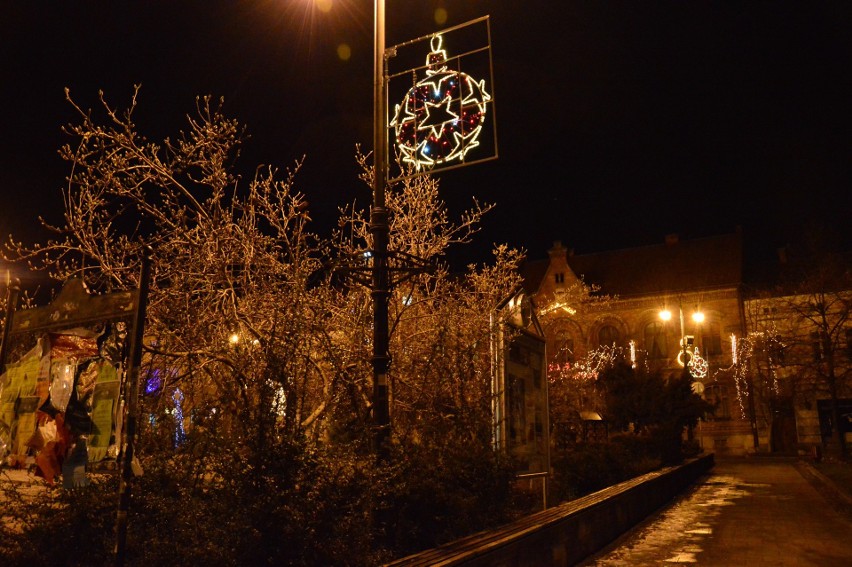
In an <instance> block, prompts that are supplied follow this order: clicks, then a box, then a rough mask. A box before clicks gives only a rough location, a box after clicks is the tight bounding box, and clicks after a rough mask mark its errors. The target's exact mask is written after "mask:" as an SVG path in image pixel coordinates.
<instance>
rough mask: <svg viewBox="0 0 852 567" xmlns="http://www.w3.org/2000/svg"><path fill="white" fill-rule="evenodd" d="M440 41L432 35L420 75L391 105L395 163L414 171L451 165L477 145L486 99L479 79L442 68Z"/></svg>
mask: <svg viewBox="0 0 852 567" xmlns="http://www.w3.org/2000/svg"><path fill="white" fill-rule="evenodd" d="M442 43H443V37H442V36H441V34H436V35H435V36H433V37H432V40H431V48H432V51H431V53H429V55H428V56H427V58H426V77H425V78H423V79H422V80H420V81H418V82H417V83H415V84H414V86H413V87H411V89H409V90H408V92H407V93H406V95H405V98H404V99H403V101H402V104H397V105H396V108H395V116H394V118H393V120H392V121H391V123H390V125H391V127H393V128H394V134H395V136H396V148H397V151H398V152H399V157H400V160H401V161H402V162H403V163H404V164H407V165H409V166H412V167H413V168H414V169H415V170H417V171H421V170H423V169H428V168H431V167H433V166H435V165H440V164H445V163H449V162H453V161H461V162H463V161H464V159H465V155H466V154H467V153H468V152H469V151H470V150H472V149H473V148H475V147H477V146H478V145H479V141H478V138H479V134H480V132H481V131H482V126H483V123H484V121H485V113H486V109H487V103H488V102H489V101H490V100H491V95H489V94H488V92H486V90H485V80H484V79H482V80H480V81H476V80H474V79H473V78H471V77H470V76H469V75H467V74H466V73H463V72H461V71H452V70H449V69H448V68H447V64H446V60H447V54H446V52H445V51H444V50H443V49H441V45H442Z"/></svg>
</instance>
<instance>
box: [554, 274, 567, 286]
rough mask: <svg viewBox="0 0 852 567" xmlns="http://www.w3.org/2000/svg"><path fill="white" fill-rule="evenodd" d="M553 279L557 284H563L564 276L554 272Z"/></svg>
mask: <svg viewBox="0 0 852 567" xmlns="http://www.w3.org/2000/svg"><path fill="white" fill-rule="evenodd" d="M554 278H555V279H556V283H558V284H561V283H565V274H564V273H563V272H556V273H555V274H554Z"/></svg>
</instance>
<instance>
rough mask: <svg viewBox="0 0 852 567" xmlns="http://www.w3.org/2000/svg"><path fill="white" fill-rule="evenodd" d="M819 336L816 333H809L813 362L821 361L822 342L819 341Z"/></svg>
mask: <svg viewBox="0 0 852 567" xmlns="http://www.w3.org/2000/svg"><path fill="white" fill-rule="evenodd" d="M819 338H820V334H819V332H817V331H814V332H813V333H811V352H812V353H813V357H814V362H819V361H820V360H822V356H823V352H822V342H821V341H820V340H819Z"/></svg>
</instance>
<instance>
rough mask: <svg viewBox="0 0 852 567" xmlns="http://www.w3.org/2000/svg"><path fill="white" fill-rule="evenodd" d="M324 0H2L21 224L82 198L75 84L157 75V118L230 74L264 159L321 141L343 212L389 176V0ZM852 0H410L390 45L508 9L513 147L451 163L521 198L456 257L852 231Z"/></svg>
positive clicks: (172, 113) (765, 240)
mask: <svg viewBox="0 0 852 567" xmlns="http://www.w3.org/2000/svg"><path fill="white" fill-rule="evenodd" d="M324 1H325V2H326V3H327V2H328V0H324ZM322 3H323V2H319V3H317V4H314V5H312V4H311V3H310V2H309V1H308V0H274V1H272V0H254V1H240V2H236V1H234V2H223V1H215V0H204V1H187V0H168V1H153V0H145V1H142V0H139V1H135V2H129V1H121V2H119V1H115V0H111V1H104V2H91V1H82V0H81V1H75V2H30V1H24V0H15V1H7V0H3V1H0V77H2V79H0V81H2V82H0V188H2V196H3V199H2V203H0V235H6V234H8V233H9V232H12V233H14V234H15V235H19V236H21V237H24V238H25V239H29V240H32V239H34V238H43V237H44V236H43V233H40V232H38V231H37V230H36V217H37V216H38V215H39V214H41V215H44V216H46V217H47V218H48V219H53V220H57V218H58V217H57V215H58V213H59V210H60V206H61V187H62V185H63V179H64V176H65V175H66V174H67V172H68V166H67V164H65V163H63V162H62V161H61V160H60V159H59V157H58V156H57V153H56V150H57V149H58V148H59V146H60V145H61V144H62V143H63V142H64V141H66V138H65V136H64V135H63V134H62V133H61V131H60V127H61V126H62V125H63V124H64V123H67V122H68V121H69V120H73V119H74V113H73V111H72V109H71V107H70V106H69V105H68V104H67V103H66V102H65V100H64V93H63V89H64V88H65V87H66V86H67V87H69V88H70V89H71V94H72V96H73V97H74V98H75V99H76V100H77V101H78V103H79V104H81V105H82V106H84V107H91V106H94V105H95V104H96V100H97V92H98V90H99V89H103V90H104V91H105V94H106V97H107V99H108V100H109V101H110V102H111V103H113V104H115V105H119V106H126V104H127V103H128V102H129V100H130V95H131V93H132V89H133V85H134V84H136V83H139V84H141V85H142V90H141V95H140V97H139V107H138V109H137V114H136V122H137V124H138V125H139V127H140V130H141V131H142V132H143V133H145V134H147V135H149V136H150V137H152V138H158V137H163V136H167V135H174V134H175V133H176V132H177V131H178V130H179V129H181V128H183V127H184V124H185V122H184V115H185V114H187V113H191V112H192V111H193V108H194V100H195V97H196V95H205V94H211V95H213V96H215V97H220V96H221V97H224V99H225V107H224V108H225V112H226V114H228V115H229V116H232V117H235V118H237V119H239V120H240V121H241V122H242V123H244V124H246V125H247V127H248V132H249V134H250V136H251V138H250V140H248V142H247V144H246V147H245V149H244V151H243V157H242V159H241V161H240V164H241V165H240V168H239V169H240V171H242V172H243V173H244V175H245V176H246V177H250V176H251V174H252V173H253V171H254V169H255V167H256V166H257V165H258V164H261V163H263V164H272V165H275V166H279V167H281V168H285V167H288V166H290V165H292V164H293V162H294V161H295V160H297V159H299V158H300V157H301V156H302V155H306V156H307V157H306V160H305V165H304V168H303V170H302V174H301V175H300V177H299V178H298V180H297V186H298V188H299V189H300V190H301V191H302V192H304V193H305V194H306V196H307V198H308V200H309V201H310V203H311V209H310V212H311V216H312V217H313V219H314V220H315V221H316V226H315V230H316V231H317V232H320V233H326V234H327V233H328V229H329V227H330V226H331V225H332V223H333V221H334V219H335V218H336V209H337V207H338V206H340V205H345V204H346V203H349V202H351V201H352V200H355V199H357V200H358V201H359V202H362V203H367V202H369V198H370V194H369V190H368V188H367V187H366V186H364V185H363V184H362V183H361V182H360V181H358V180H357V178H356V174H357V167H356V164H355V161H354V157H353V156H354V148H355V145H356V143H361V144H362V145H363V146H364V147H365V148H370V146H371V145H372V123H371V113H372V87H371V81H372V29H373V28H372V2H369V1H366V0H333V2H332V4H333V6H332V8H331V10H330V11H329V12H327V13H324V12H322V11H320V10H319V9H318V8H317V5H318V4H322ZM850 5H852V4H850V3H849V2H836V3H822V2H797V3H785V2H756V1H749V2H698V1H676V2H651V1H624V2H606V1H586V2H575V1H570V0H560V1H554V0H550V1H538V0H535V1H523V2H520V1H517V0H516V1H508V0H502V1H497V0H464V1H462V0H442V1H438V0H387V29H388V31H387V43H388V45H391V44H395V43H399V42H403V41H406V40H408V39H412V38H415V37H418V36H422V35H425V34H428V33H431V32H434V31H438V30H440V29H442V28H444V27H448V26H451V25H456V24H459V23H462V22H464V21H467V20H470V19H472V18H476V17H479V16H484V15H490V16H491V28H492V30H491V31H492V43H493V54H494V84H493V85H491V86H490V88H491V90H492V91H493V94H494V95H495V103H494V104H495V108H496V113H495V114H496V117H497V131H498V137H499V159H498V160H496V161H492V162H488V163H484V164H479V165H474V166H471V167H468V168H465V169H460V170H456V171H450V172H446V173H444V174H442V175H441V186H442V195H443V197H444V198H445V200H446V201H447V203H448V204H449V206H450V209H451V211H452V212H453V213H455V214H458V213H460V212H461V211H462V210H463V209H464V208H465V207H466V206H468V205H469V204H470V202H471V199H472V198H473V197H476V198H477V199H479V200H481V201H484V202H493V203H496V205H497V208H496V210H495V211H494V212H492V213H491V214H490V215H489V216H488V217H486V219H485V223H484V226H483V230H482V232H481V233H480V234H479V235H478V236H477V238H476V242H475V243H474V244H473V245H470V246H468V247H467V248H465V249H462V250H457V251H456V252H455V253H454V254H453V255H452V256H451V258H450V260H451V261H453V262H454V263H459V264H460V263H463V262H467V261H483V260H486V259H487V258H488V254H487V252H488V250H489V249H490V247H491V244H492V243H493V242H507V243H509V244H511V245H513V246H516V247H521V248H524V249H526V250H528V251H529V255H530V257H532V258H540V257H544V256H545V254H546V250H547V248H549V247H550V245H551V244H552V242H553V241H554V240H561V241H562V242H563V243H564V244H565V245H566V246H568V247H570V248H574V249H575V250H576V252H577V253H578V254H582V253H589V252H595V251H602V250H607V249H613V248H624V247H630V246H637V245H644V244H653V243H661V242H662V241H663V237H664V235H665V234H668V233H678V234H680V235H681V237H683V238H694V237H701V236H707V235H714V234H721V233H728V232H732V231H734V230H736V228H737V227H738V226H741V227H742V230H743V234H744V237H745V240H746V244H747V246H748V248H749V249H751V250H753V251H755V252H765V251H771V250H772V249H774V248H775V247H777V246H780V245H783V244H785V243H786V242H787V240H789V239H790V238H792V235H793V234H795V232H796V231H797V230H798V229H799V228H801V226H803V225H804V224H806V223H807V222H809V221H812V220H816V219H822V220H823V221H824V222H825V223H826V224H828V225H829V226H833V227H834V228H835V229H839V230H841V231H845V232H843V234H845V235H846V238H847V244H848V233H849V232H850V231H849V229H848V228H847V225H848V223H849V218H850V213H852V207H850V197H849V194H850V188H852V183H850V182H852V171H850V164H852V159H850V158H852V111H850V100H852V96H851V95H852V71H850V69H852V33H850V29H852V8H850ZM439 8H442V9H444V10H445V13H446V21H445V22H443V23H440V24H439V23H436V21H435V11H436V9H439ZM439 15H440V14H439ZM342 43H346V44H347V45H348V46H349V47H350V48H351V57H350V58H349V59H348V60H345V61H344V60H341V59H340V58H339V57H338V55H337V50H338V46H339V45H340V44H342ZM392 105H393V101H392V102H391V106H392Z"/></svg>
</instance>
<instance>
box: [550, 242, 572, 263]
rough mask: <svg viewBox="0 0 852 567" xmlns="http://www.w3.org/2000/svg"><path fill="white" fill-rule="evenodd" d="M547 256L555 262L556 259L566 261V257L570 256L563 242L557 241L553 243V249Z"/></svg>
mask: <svg viewBox="0 0 852 567" xmlns="http://www.w3.org/2000/svg"><path fill="white" fill-rule="evenodd" d="M547 254H548V255H549V256H550V259H551V260H555V259H557V258H562V259H563V260H564V259H565V257H566V256H567V254H568V251H567V250H566V249H565V247H564V246H562V242H561V241H559V240H556V241H555V242H554V243H553V248H551V249H550V250H548V251H547Z"/></svg>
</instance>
